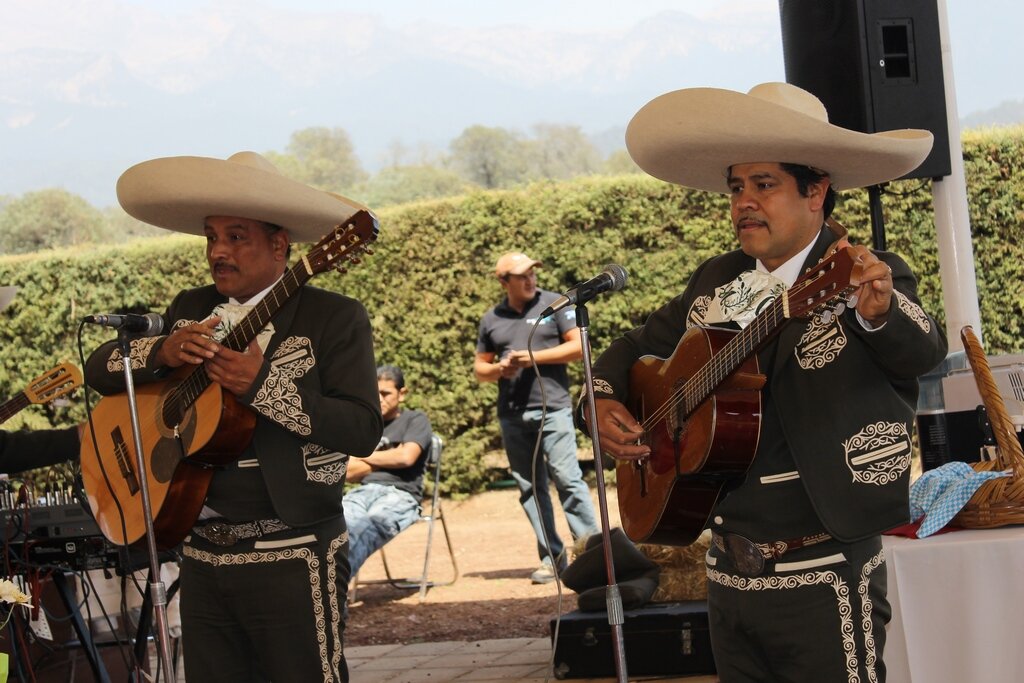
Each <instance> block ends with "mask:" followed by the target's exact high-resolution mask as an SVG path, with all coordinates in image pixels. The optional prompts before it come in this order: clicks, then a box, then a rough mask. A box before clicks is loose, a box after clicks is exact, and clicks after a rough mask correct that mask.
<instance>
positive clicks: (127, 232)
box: [103, 206, 171, 242]
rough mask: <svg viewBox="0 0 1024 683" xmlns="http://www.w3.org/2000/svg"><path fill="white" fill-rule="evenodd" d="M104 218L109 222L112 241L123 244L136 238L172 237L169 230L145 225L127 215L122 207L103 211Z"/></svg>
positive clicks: (113, 207) (108, 226)
mask: <svg viewBox="0 0 1024 683" xmlns="http://www.w3.org/2000/svg"><path fill="white" fill-rule="evenodd" d="M103 218H104V220H106V222H107V228H108V229H109V231H110V233H111V234H112V235H113V237H114V239H113V240H112V241H115V242H121V241H124V240H129V239H133V238H135V237H165V236H167V235H170V234H171V232H170V231H169V230H164V229H163V228H158V227H156V226H155V225H150V224H149V223H143V222H142V221H140V220H139V219H137V218H133V217H132V216H129V215H128V214H127V213H125V210H124V209H122V208H121V207H120V206H109V207H107V208H106V209H104V211H103Z"/></svg>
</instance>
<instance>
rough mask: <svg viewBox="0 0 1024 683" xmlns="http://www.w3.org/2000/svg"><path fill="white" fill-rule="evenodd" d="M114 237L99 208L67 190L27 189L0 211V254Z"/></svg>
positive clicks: (20, 252)
mask: <svg viewBox="0 0 1024 683" xmlns="http://www.w3.org/2000/svg"><path fill="white" fill-rule="evenodd" d="M116 237H117V235H115V233H114V231H113V230H111V229H110V228H109V226H108V225H107V222H106V221H105V220H104V219H103V215H102V214H101V213H100V212H99V210H97V209H96V208H95V207H93V206H92V205H91V204H89V202H87V201H85V199H83V198H82V197H79V196H78V195H75V194H71V193H70V192H68V191H67V190H61V189H57V188H51V189H46V190H39V191H37V192H27V193H25V194H24V195H22V196H21V197H19V198H17V199H14V200H11V201H10V202H9V203H7V205H6V206H4V207H3V209H2V211H0V253H4V254H26V253H29V252H33V251H40V250H42V249H52V248H54V247H66V246H71V245H76V244H85V243H88V242H103V241H107V240H111V239H114V238H116Z"/></svg>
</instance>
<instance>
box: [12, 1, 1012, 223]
mask: <svg viewBox="0 0 1024 683" xmlns="http://www.w3.org/2000/svg"><path fill="white" fill-rule="evenodd" d="M874 1H876V2H877V1H882V0H874ZM885 1H887V2H895V1H896V0H885ZM939 2H945V3H946V4H945V6H946V8H947V14H948V17H949V25H950V43H951V48H952V56H953V66H954V73H953V76H954V82H955V85H956V92H957V107H958V113H959V115H960V117H964V116H967V115H970V114H973V113H976V112H979V111H983V110H986V109H991V108H994V107H996V106H998V105H1000V104H1001V103H1004V102H1007V101H1024V78H1020V77H1019V75H1017V73H1016V72H1017V69H1016V61H1018V58H1017V55H1016V54H1011V50H1014V49H1015V45H1016V43H1017V42H1018V40H1019V33H1020V29H1021V28H1022V27H1024V9H1022V7H1024V4H1022V3H1020V2H1019V0H1012V1H1011V0H972V1H971V2H967V1H966V0H939ZM780 35H781V32H780V26H779V10H778V3H777V2H776V1H774V0H597V1H595V0H588V1H583V0H569V1H559V0H545V1H544V2H540V1H538V0H516V1H515V2H511V1H506V2H497V1H495V0H490V1H488V0H459V1H455V2H445V1H443V0H438V1H435V2H427V1H426V0H373V1H370V0H367V1H359V0H336V1H334V2H330V1H328V0H261V1H255V2H249V1H243V0H237V1H234V2H215V1H213V0H174V1H167V2H158V1H143V0H87V1H79V0H2V1H0V162H2V163H0V195H4V194H8V195H16V194H21V193H23V192H26V191H31V190H37V189H42V188H44V187H64V188H65V189H68V190H70V191H72V192H75V193H78V194H81V195H82V196H84V197H86V198H87V199H88V200H89V201H91V202H92V203H94V204H96V205H98V206H103V205H107V204H112V203H114V201H115V198H114V185H115V183H116V180H117V177H118V175H119V174H120V173H121V171H123V170H124V169H125V168H127V167H128V166H130V165H131V164H133V163H136V162H138V161H142V160H144V159H148V158H152V157H157V156H165V155H178V154H198V155H203V156H217V157H226V156H228V155H230V154H231V153H233V152H235V151H239V150H241V149H253V150H256V151H261V152H262V151H267V150H278V151H283V150H284V148H285V146H286V145H287V143H288V137H289V135H290V134H291V133H292V132H293V131H295V130H298V129H301V128H305V127H309V126H330V127H333V126H339V127H342V128H344V129H345V130H346V131H348V132H349V134H350V135H351V137H352V139H353V142H354V144H355V146H356V151H357V153H358V154H359V156H360V159H361V160H362V162H363V164H364V166H366V167H367V168H368V169H370V170H374V169H376V168H378V167H379V166H380V165H381V164H382V163H384V161H385V159H387V158H388V155H389V150H393V149H394V148H395V147H396V143H397V144H400V145H401V146H402V147H403V148H404V149H406V150H408V152H407V154H408V157H407V158H406V159H405V161H408V162H413V161H415V160H416V159H415V157H416V155H429V154H430V153H431V152H441V151H444V150H445V149H446V147H447V144H448V142H449V141H450V140H451V139H452V138H453V137H455V136H457V135H458V134H459V133H460V132H461V131H462V130H463V129H464V128H466V127H467V126H469V125H473V124H477V123H479V124H484V125H489V126H505V127H509V128H514V129H517V130H520V131H522V132H524V133H527V134H528V133H529V129H530V126H531V125H533V124H537V123H558V124H574V125H579V126H580V127H581V128H582V129H583V130H584V132H586V133H590V134H600V133H602V132H606V131H609V130H611V131H616V132H618V131H619V130H620V129H622V128H623V127H624V126H625V124H626V123H627V122H628V121H629V118H630V117H631V116H632V114H633V113H634V112H635V111H636V110H637V109H638V108H639V107H640V106H641V105H643V104H644V103H645V102H646V101H647V100H649V99H650V98H652V97H654V96H656V95H658V94H660V93H662V92H666V91H668V90H673V89H676V88H681V87H691V86H714V87H723V88H731V89H735V90H747V89H749V88H750V87H751V86H752V85H754V84H756V83H759V82H763V81H769V80H784V79H785V73H784V70H783V63H782V46H781V38H780Z"/></svg>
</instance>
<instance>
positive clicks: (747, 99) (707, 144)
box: [626, 83, 932, 192]
mask: <svg viewBox="0 0 1024 683" xmlns="http://www.w3.org/2000/svg"><path fill="white" fill-rule="evenodd" d="M626 148H627V149H628V150H629V155H630V156H631V157H633V161H635V162H636V163H637V165H638V166H639V167H640V168H642V169H643V170H644V171H646V172H647V173H649V174H651V175H652V176H654V177H655V178H660V179H661V180H666V181H668V182H671V183H677V184H679V185H684V186H686V187H692V188H696V189H699V190H708V191H709V192H727V191H728V186H727V184H726V173H727V172H728V168H729V167H730V166H733V165H736V164H745V163H761V162H777V163H793V164H801V165H804V166H810V167H812V168H815V169H819V170H822V171H825V172H826V173H828V174H829V176H830V177H831V180H832V187H834V188H835V189H836V190H846V189H850V188H856V187H866V186H868V185H876V184H878V183H883V182H887V181H889V180H893V179H894V178H899V177H900V176H902V175H905V174H907V173H909V172H910V171H913V170H914V169H915V168H917V167H918V166H920V165H921V162H922V161H924V159H925V157H927V156H928V153H929V151H930V150H931V148H932V134H931V133H930V132H928V131H926V130H918V129H913V128H907V129H903V130H890V131H884V132H879V133H859V132H856V131H852V130H848V129H846V128H841V127H839V126H835V125H833V124H831V123H829V122H828V112H826V111H825V106H824V105H823V104H822V103H821V101H820V100H819V99H818V98H817V97H815V96H814V95H812V94H811V93H809V92H807V91H806V90H803V89H801V88H798V87H796V86H794V85H790V84H788V83H762V84H761V85H758V86H755V87H754V88H752V89H751V90H750V92H749V93H746V94H744V93H740V92H735V91H733V90H721V89H718V88H687V89H684V90H675V91H673V92H670V93H666V94H664V95H661V96H659V97H656V98H654V99H653V100H651V101H650V102H648V103H647V104H645V105H644V106H643V107H642V108H641V109H640V111H638V112H637V113H636V115H635V116H634V117H633V119H632V120H631V121H630V122H629V126H628V127H627V128H626Z"/></svg>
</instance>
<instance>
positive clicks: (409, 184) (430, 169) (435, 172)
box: [353, 165, 469, 208]
mask: <svg viewBox="0 0 1024 683" xmlns="http://www.w3.org/2000/svg"><path fill="white" fill-rule="evenodd" d="M468 188H469V185H468V184H467V183H466V181H465V180H463V179H462V178H461V177H460V176H459V175H458V174H457V173H455V172H454V171H449V170H447V169H443V168H437V167H435V166H424V165H420V166H391V167H389V168H385V169H383V170H381V172H380V173H378V174H377V175H375V176H373V177H372V178H370V180H368V181H367V182H365V183H363V184H362V185H360V186H359V187H357V188H355V189H354V190H353V198H354V199H358V200H359V201H361V202H364V203H366V204H367V205H369V206H370V207H371V208H377V207H380V206H387V205H390V204H404V203H406V202H411V201H415V200H417V199H433V198H435V197H450V196H453V195H457V194H463V193H464V192H466V191H467V189H468Z"/></svg>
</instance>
